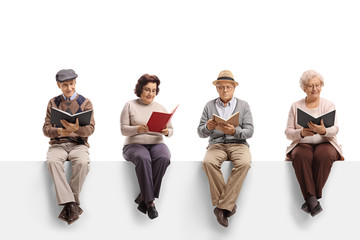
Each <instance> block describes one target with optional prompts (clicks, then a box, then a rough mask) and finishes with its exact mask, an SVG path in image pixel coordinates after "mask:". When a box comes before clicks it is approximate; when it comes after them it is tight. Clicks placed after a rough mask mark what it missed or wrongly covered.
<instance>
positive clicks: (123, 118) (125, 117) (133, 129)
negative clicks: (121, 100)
mask: <svg viewBox="0 0 360 240" xmlns="http://www.w3.org/2000/svg"><path fill="white" fill-rule="evenodd" d="M130 114H131V109H130V104H129V103H128V102H127V103H126V104H125V106H124V108H123V110H122V112H121V115H120V129H121V134H122V135H124V136H128V137H129V136H133V135H136V134H139V133H138V132H137V126H131V121H130ZM169 134H170V131H169Z"/></svg>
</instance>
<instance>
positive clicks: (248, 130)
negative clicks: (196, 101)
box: [197, 98, 254, 146]
mask: <svg viewBox="0 0 360 240" xmlns="http://www.w3.org/2000/svg"><path fill="white" fill-rule="evenodd" d="M215 101H216V99H214V100H211V101H209V102H208V103H207V104H206V105H205V107H204V111H203V113H202V115H201V119H200V124H199V126H198V128H197V132H198V134H199V136H200V137H201V138H207V137H209V136H210V138H209V145H212V144H215V143H240V144H245V145H247V146H249V144H248V143H247V142H246V139H248V138H251V137H252V135H253V132H254V125H253V120H252V115H251V111H250V106H249V104H248V103H247V102H245V101H243V100H240V99H238V98H237V104H236V106H235V109H234V112H233V113H236V112H239V125H238V126H236V127H235V134H234V135H227V134H225V133H223V132H221V131H219V130H216V129H214V130H209V129H208V128H207V127H206V123H207V121H208V120H209V119H211V118H212V115H213V114H216V115H219V113H218V112H217V110H216V107H215Z"/></svg>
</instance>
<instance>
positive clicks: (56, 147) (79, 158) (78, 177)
mask: <svg viewBox="0 0 360 240" xmlns="http://www.w3.org/2000/svg"><path fill="white" fill-rule="evenodd" d="M66 160H69V161H70V162H71V163H72V175H71V179H70V184H69V183H68V181H67V179H66V175H65V169H64V163H65V161H66ZM46 163H47V166H48V169H49V171H50V173H51V176H52V177H53V180H54V185H55V191H56V197H57V201H58V204H59V205H63V204H65V203H68V202H76V203H78V204H80V200H79V195H80V192H81V188H82V186H83V184H84V182H85V178H86V175H87V173H88V172H89V164H90V157H89V151H88V147H87V146H85V145H83V144H76V143H73V142H68V143H61V144H53V145H51V146H50V147H49V150H48V153H47V157H46Z"/></svg>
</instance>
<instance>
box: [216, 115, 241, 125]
mask: <svg viewBox="0 0 360 240" xmlns="http://www.w3.org/2000/svg"><path fill="white" fill-rule="evenodd" d="M213 120H214V121H215V122H217V123H223V124H228V123H230V124H231V125H233V126H234V127H237V126H239V112H236V113H234V114H233V115H231V116H230V117H229V118H228V119H224V118H222V117H220V116H218V115H216V114H213Z"/></svg>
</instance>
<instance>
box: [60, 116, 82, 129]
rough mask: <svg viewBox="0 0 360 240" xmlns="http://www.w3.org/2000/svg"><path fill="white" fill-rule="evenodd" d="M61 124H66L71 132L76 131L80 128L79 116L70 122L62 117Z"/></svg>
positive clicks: (66, 127)
mask: <svg viewBox="0 0 360 240" xmlns="http://www.w3.org/2000/svg"><path fill="white" fill-rule="evenodd" d="M60 122H61V124H62V125H63V126H64V128H65V129H66V130H68V131H71V132H76V131H77V130H79V127H80V126H79V119H78V118H77V119H76V121H75V123H69V122H68V121H66V120H65V119H61V120H60Z"/></svg>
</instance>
